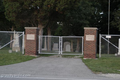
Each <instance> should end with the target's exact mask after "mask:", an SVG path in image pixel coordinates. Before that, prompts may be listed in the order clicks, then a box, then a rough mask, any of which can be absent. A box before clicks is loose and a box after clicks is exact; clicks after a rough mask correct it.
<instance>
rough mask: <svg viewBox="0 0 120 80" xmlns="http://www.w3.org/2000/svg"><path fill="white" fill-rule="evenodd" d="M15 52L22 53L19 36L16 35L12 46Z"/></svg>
mask: <svg viewBox="0 0 120 80" xmlns="http://www.w3.org/2000/svg"><path fill="white" fill-rule="evenodd" d="M12 50H13V51H20V44H19V34H14V41H13V45H12Z"/></svg>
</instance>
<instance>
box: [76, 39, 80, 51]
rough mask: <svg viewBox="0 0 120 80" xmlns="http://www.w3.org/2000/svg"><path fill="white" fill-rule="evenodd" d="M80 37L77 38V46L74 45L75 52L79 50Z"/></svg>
mask: <svg viewBox="0 0 120 80" xmlns="http://www.w3.org/2000/svg"><path fill="white" fill-rule="evenodd" d="M79 44H80V39H77V46H76V52H79V49H80V45H79Z"/></svg>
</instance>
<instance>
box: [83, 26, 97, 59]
mask: <svg viewBox="0 0 120 80" xmlns="http://www.w3.org/2000/svg"><path fill="white" fill-rule="evenodd" d="M96 51H97V28H91V27H85V28H84V58H96Z"/></svg>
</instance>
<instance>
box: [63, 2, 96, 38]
mask: <svg viewBox="0 0 120 80" xmlns="http://www.w3.org/2000/svg"><path fill="white" fill-rule="evenodd" d="M74 5H75V4H71V6H70V7H69V9H68V10H66V11H65V13H64V16H65V18H64V21H63V27H62V29H63V34H64V35H76V36H78V35H83V28H84V27H85V26H86V27H87V26H88V27H89V26H90V21H91V19H92V20H93V21H94V19H93V17H92V16H93V15H94V12H95V9H94V7H93V6H92V3H91V2H90V1H89V0H79V1H78V2H77V4H76V5H75V6H74Z"/></svg>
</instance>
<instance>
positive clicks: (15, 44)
mask: <svg viewBox="0 0 120 80" xmlns="http://www.w3.org/2000/svg"><path fill="white" fill-rule="evenodd" d="M0 53H22V54H24V32H17V31H0Z"/></svg>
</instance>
